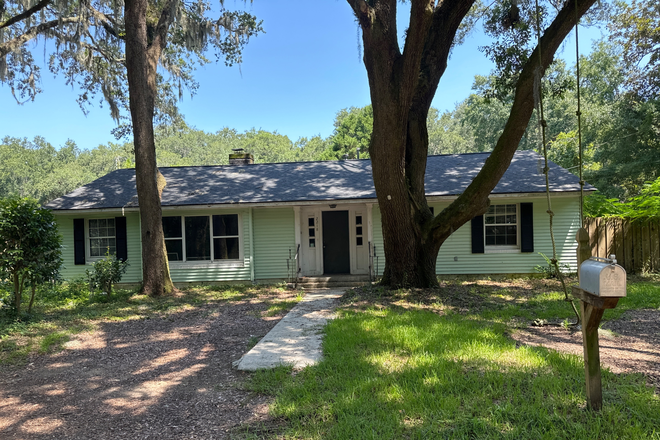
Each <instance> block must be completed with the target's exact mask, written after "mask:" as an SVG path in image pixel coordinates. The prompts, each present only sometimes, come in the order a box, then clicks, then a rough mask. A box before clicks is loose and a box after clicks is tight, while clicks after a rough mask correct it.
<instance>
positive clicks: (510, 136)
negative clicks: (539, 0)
mask: <svg viewBox="0 0 660 440" xmlns="http://www.w3.org/2000/svg"><path fill="white" fill-rule="evenodd" d="M576 1H577V0H569V1H567V2H566V3H565V4H564V7H563V8H562V9H561V11H559V13H558V14H557V16H556V17H555V19H554V20H553V21H552V23H551V24H550V26H549V27H548V28H547V29H546V30H545V32H544V34H543V36H542V37H541V41H540V42H539V43H538V45H537V46H536V48H535V49H534V51H533V52H532V54H531V56H530V57H529V59H528V60H527V62H526V63H525V66H524V67H523V70H522V72H521V74H520V78H519V79H518V83H517V85H516V92H515V97H514V101H513V106H512V108H511V113H510V114H509V119H508V120H507V123H506V125H505V127H504V131H503V132H502V135H501V136H500V138H499V139H498V141H497V144H496V145H495V148H494V149H493V152H492V153H491V154H490V156H489V157H488V158H487V159H486V162H485V163H484V166H483V167H482V168H481V171H479V173H478V174H477V176H476V177H475V178H474V180H473V181H472V183H470V185H469V186H468V187H467V188H466V189H465V191H464V192H463V193H462V194H461V195H460V196H458V198H457V199H456V200H454V202H453V203H451V204H450V205H449V206H448V207H447V208H446V209H444V210H443V211H442V213H441V214H440V215H438V216H437V217H436V218H435V219H434V220H433V222H432V225H431V228H432V233H433V237H434V238H436V239H439V238H442V237H446V236H448V235H449V234H450V233H451V231H454V230H456V229H458V228H459V227H460V226H462V225H463V224H465V223H466V222H468V221H469V220H470V219H471V218H472V217H474V216H476V215H480V214H483V213H484V212H486V210H487V209H488V205H489V199H488V196H489V195H490V193H491V191H492V190H493V189H494V188H495V186H496V185H497V184H498V183H499V181H500V179H501V178H502V176H503V175H504V173H505V172H506V170H507V168H508V167H509V164H510V163H511V159H512V158H513V155H514V154H515V152H516V150H517V149H518V144H519V143H520V140H521V139H522V137H523V135H524V133H525V129H526V127H527V124H528V123H529V120H530V118H531V116H532V112H533V110H534V81H535V74H536V73H535V72H536V71H537V69H539V67H540V68H541V69H540V70H541V71H540V72H538V74H539V75H543V73H544V72H545V70H546V69H547V68H548V66H549V65H550V64H551V63H552V61H553V59H554V55H555V53H556V51H557V49H558V48H559V46H560V45H561V43H562V41H564V39H565V38H566V36H567V35H568V33H569V32H570V31H571V30H572V29H573V27H574V26H575V20H576V13H575V8H576ZM595 2H596V0H580V2H579V3H578V5H577V8H578V9H577V18H579V17H582V16H583V15H584V14H585V13H586V12H587V10H588V9H589V8H590V7H591V6H592V5H593V4H594V3H595Z"/></svg>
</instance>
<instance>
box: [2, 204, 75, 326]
mask: <svg viewBox="0 0 660 440" xmlns="http://www.w3.org/2000/svg"><path fill="white" fill-rule="evenodd" d="M61 246H62V238H61V237H60V235H59V233H58V232H57V224H56V223H55V217H53V214H52V213H51V212H50V211H49V210H47V209H44V208H42V207H41V206H39V203H38V202H37V201H36V200H33V199H29V198H20V197H9V198H7V199H3V200H0V279H3V280H8V281H10V282H11V283H12V285H13V287H12V292H13V296H14V301H13V307H14V310H15V311H16V314H17V315H20V313H21V301H22V297H23V290H24V288H25V286H26V284H27V285H29V286H31V288H32V295H31V296H30V304H29V306H28V313H29V312H30V311H31V309H32V304H33V302H34V297H35V293H36V288H37V286H38V285H40V284H43V283H45V282H48V281H52V280H57V279H58V278H59V270H60V267H61V266H62V251H61Z"/></svg>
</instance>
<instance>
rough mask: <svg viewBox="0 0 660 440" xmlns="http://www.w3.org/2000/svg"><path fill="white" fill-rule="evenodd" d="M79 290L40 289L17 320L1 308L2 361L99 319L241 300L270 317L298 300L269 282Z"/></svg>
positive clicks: (38, 349) (23, 356)
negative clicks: (167, 291)
mask: <svg viewBox="0 0 660 440" xmlns="http://www.w3.org/2000/svg"><path fill="white" fill-rule="evenodd" d="M76 290H78V291H76ZM80 290H81V289H79V286H78V287H76V286H66V285H65V286H63V287H59V288H57V289H56V290H52V291H49V292H41V296H39V297H38V299H39V300H38V302H37V303H36V305H35V309H34V311H33V313H32V315H30V316H27V315H25V316H23V317H22V318H21V319H20V320H17V319H16V317H15V316H13V315H11V313H10V312H9V310H8V308H4V309H0V365H3V364H17V363H18V364H20V363H24V362H26V361H27V359H28V358H29V356H31V355H35V354H45V353H49V352H53V351H57V350H60V349H61V348H62V346H63V344H64V343H65V342H67V341H68V340H69V339H70V336H71V335H72V334H75V333H79V332H81V331H93V330H94V329H95V328H96V327H97V326H98V324H99V323H100V322H103V321H125V320H133V319H151V318H152V317H155V316H167V315H170V314H174V313H178V312H182V311H188V310H193V309H196V308H198V307H199V306H201V305H208V304H213V303H222V302H239V301H261V302H263V303H265V306H266V307H267V308H266V310H265V311H264V312H262V315H263V316H265V317H272V316H277V315H283V314H285V313H286V312H288V310H290V309H291V308H293V306H295V305H296V304H297V302H298V301H300V299H302V297H301V296H298V297H297V298H293V299H291V298H289V299H278V298H277V292H280V291H282V290H283V289H282V288H280V287H273V286H267V287H266V286H260V287H255V286H200V287H191V288H187V289H183V290H181V291H180V293H179V294H177V295H170V296H163V297H158V298H152V297H149V296H146V295H138V294H137V293H136V292H135V291H132V290H117V291H115V292H114V293H113V294H112V296H110V297H109V298H108V297H105V296H100V295H93V296H89V294H88V291H87V290H85V289H82V291H80ZM0 293H1V292H0Z"/></svg>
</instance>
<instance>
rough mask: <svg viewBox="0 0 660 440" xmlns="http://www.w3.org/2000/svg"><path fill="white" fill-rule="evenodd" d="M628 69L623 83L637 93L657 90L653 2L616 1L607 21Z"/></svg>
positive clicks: (659, 10) (659, 18)
mask: <svg viewBox="0 0 660 440" xmlns="http://www.w3.org/2000/svg"><path fill="white" fill-rule="evenodd" d="M609 29H610V32H611V33H612V39H613V40H614V41H616V42H617V43H618V44H620V45H621V47H622V49H623V53H624V60H625V62H626V63H625V64H626V66H628V69H630V70H631V72H630V73H629V74H628V76H627V83H628V84H629V85H630V86H631V88H632V89H633V90H634V91H635V93H636V94H637V95H639V96H643V97H647V98H648V97H651V98H652V97H655V96H657V94H658V92H660V5H659V4H658V2H657V1H647V0H632V1H629V2H623V1H618V2H616V7H615V8H614V10H613V13H612V20H611V21H610V24H609Z"/></svg>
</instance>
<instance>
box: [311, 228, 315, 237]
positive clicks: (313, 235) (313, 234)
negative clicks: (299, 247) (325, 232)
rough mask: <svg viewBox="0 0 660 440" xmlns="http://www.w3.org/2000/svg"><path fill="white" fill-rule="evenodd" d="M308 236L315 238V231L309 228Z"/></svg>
mask: <svg viewBox="0 0 660 440" xmlns="http://www.w3.org/2000/svg"><path fill="white" fill-rule="evenodd" d="M309 236H310V237H315V236H316V229H314V228H309Z"/></svg>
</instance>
